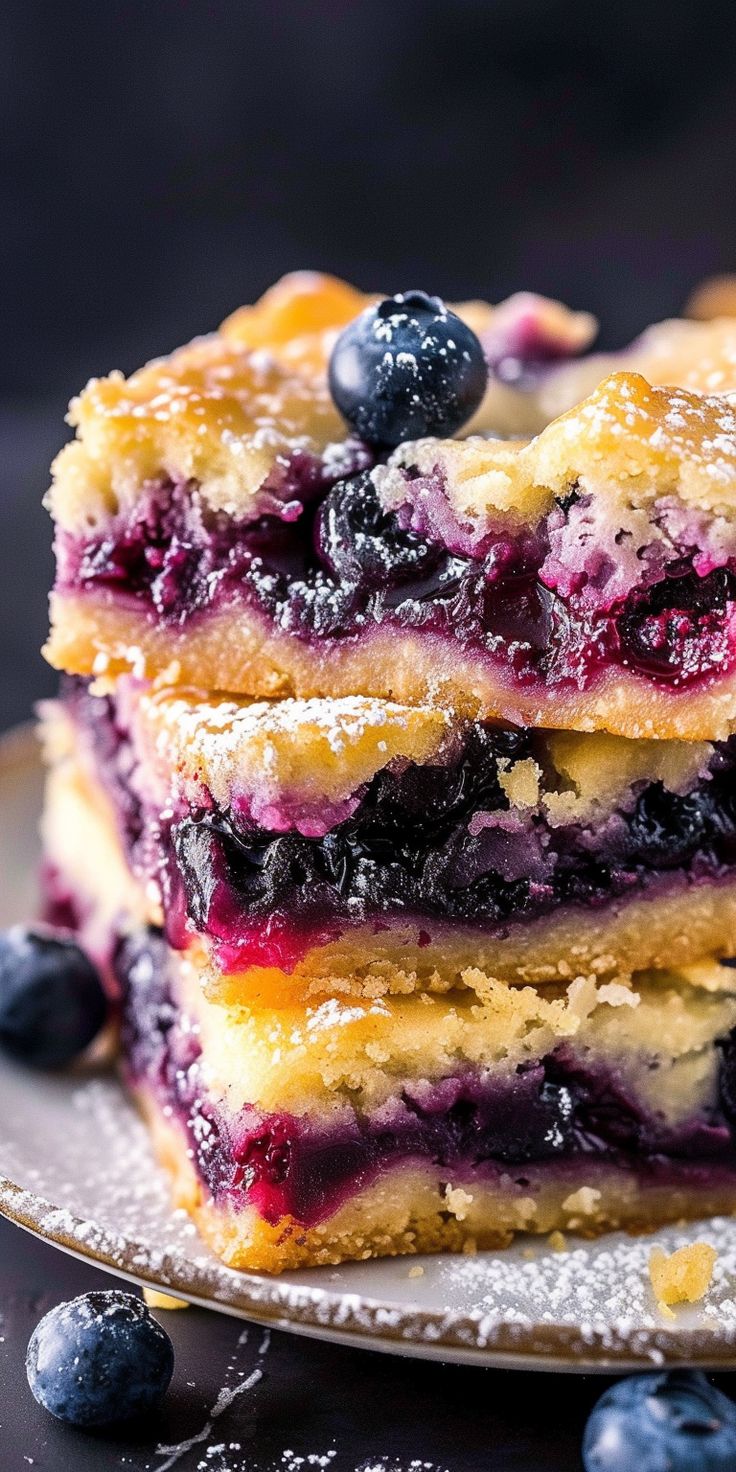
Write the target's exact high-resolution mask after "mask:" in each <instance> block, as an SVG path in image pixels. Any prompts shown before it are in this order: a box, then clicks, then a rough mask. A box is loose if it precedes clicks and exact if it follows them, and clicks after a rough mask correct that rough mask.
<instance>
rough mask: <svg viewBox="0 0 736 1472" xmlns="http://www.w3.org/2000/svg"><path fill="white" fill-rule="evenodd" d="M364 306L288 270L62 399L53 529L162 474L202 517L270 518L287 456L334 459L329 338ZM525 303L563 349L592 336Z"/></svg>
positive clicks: (569, 315)
mask: <svg viewBox="0 0 736 1472" xmlns="http://www.w3.org/2000/svg"><path fill="white" fill-rule="evenodd" d="M375 300H376V297H375V296H370V295H366V294H365V293H363V292H360V291H357V290H356V289H355V288H354V287H352V286H349V285H348V284H347V283H345V282H343V281H339V280H337V279H336V278H334V277H330V276H325V275H321V274H319V273H317V272H308V271H302V272H294V273H293V274H292V275H290V276H286V277H284V278H283V279H282V280H281V281H279V282H277V283H276V285H275V286H273V287H272V288H271V289H270V290H269V291H267V292H266V294H265V295H264V296H263V297H262V298H261V300H260V301H259V302H257V303H256V304H255V306H253V307H244V308H241V309H240V310H239V311H237V312H235V313H233V315H232V316H231V317H229V318H228V319H227V321H226V322H224V323H223V324H222V327H221V328H220V330H219V332H216V333H214V334H212V335H211V336H208V337H203V338H199V339H196V340H195V341H194V342H193V343H190V344H189V345H188V346H186V347H182V348H179V349H178V350H177V351H175V352H173V353H171V354H170V355H169V356H168V357H164V358H160V359H156V360H155V361H154V362H152V363H149V364H147V365H146V366H145V367H143V368H141V369H139V370H138V371H137V372H136V373H134V374H132V375H131V377H130V378H128V379H126V378H124V377H123V375H122V374H121V373H112V374H110V375H109V376H108V377H106V378H96V379H92V380H91V381H90V383H89V384H88V385H87V387H86V388H85V389H84V390H83V392H82V393H81V394H80V395H79V396H78V397H77V398H75V399H73V400H72V404H71V407H70V412H69V423H70V424H71V425H72V426H73V427H74V429H75V430H76V438H75V439H74V440H73V441H72V442H71V443H70V444H69V445H67V446H65V448H64V449H63V450H62V451H61V452H60V454H59V455H58V456H57V459H56V461H55V463H54V466H53V476H54V479H53V483H52V487H51V490H50V492H49V497H48V505H49V509H50V510H51V513H52V515H53V517H54V519H55V521H56V522H57V523H58V524H59V526H60V527H62V528H64V529H65V530H67V531H71V532H75V533H77V534H84V533H85V532H87V533H89V532H90V531H91V530H93V529H95V528H99V527H101V526H103V525H104V524H105V523H106V522H108V521H109V520H110V518H111V517H113V516H114V515H115V514H116V512H117V511H118V510H119V509H120V508H121V507H128V506H130V505H132V504H133V503H134V502H135V500H136V499H137V497H138V495H139V494H140V492H141V490H142V489H143V488H145V486H146V484H147V483H149V482H150V481H152V480H154V479H156V478H158V477H160V476H162V475H163V476H168V477H171V478H172V479H174V480H179V481H189V480H196V481H198V482H199V483H200V485H201V489H202V496H203V498H204V500H205V502H206V503H207V504H208V505H210V506H211V507H212V508H213V509H220V510H224V511H227V512H228V513H229V514H230V515H232V516H235V517H245V518H248V517H252V516H254V515H258V514H260V512H261V510H267V509H268V505H267V502H266V501H263V500H262V498H263V496H264V494H265V495H268V493H270V492H274V491H275V492H276V493H277V494H278V482H279V476H280V473H281V471H282V470H283V468H284V465H285V463H286V462H288V460H289V459H290V458H291V457H292V456H293V455H295V454H303V453H307V454H311V455H318V456H321V455H324V454H327V456H328V458H332V459H333V460H335V462H336V463H339V457H340V446H341V445H342V444H343V442H344V441H345V439H346V438H347V436H348V433H349V431H348V429H347V426H346V425H345V423H344V421H343V420H342V419H341V417H340V415H339V413H338V411H337V409H336V408H335V406H334V404H333V402H332V399H331V397H330V394H329V391H328V387H327V365H328V362H329V356H330V353H331V351H332V347H333V345H334V342H335V340H336V337H337V334H338V332H339V331H340V330H341V329H342V328H343V327H344V326H345V325H346V324H347V323H348V322H349V321H350V320H351V319H352V318H354V317H355V316H357V315H358V313H359V312H361V311H362V310H363V309H364V308H365V307H366V306H368V305H369V304H370V303H372V302H373V301H375ZM532 300H533V302H534V304H535V309H536V312H537V315H538V316H539V319H540V322H542V323H545V324H546V326H547V330H549V331H553V332H554V334H555V336H556V338H557V339H558V340H560V341H561V342H564V343H569V345H570V347H571V349H573V350H577V349H578V348H579V347H582V346H584V345H585V344H586V343H587V342H588V341H589V340H590V337H591V336H592V335H593V333H594V330H595V323H594V321H593V319H592V318H590V317H589V315H588V314H587V313H575V312H569V311H568V310H567V308H565V307H563V306H562V305H561V304H560V303H557V302H551V301H548V300H546V299H545V298H537V297H535V298H533V299H532ZM509 306H511V304H506V307H507V315H508V307H509ZM456 310H457V311H458V313H459V314H460V316H461V317H462V318H463V319H464V320H465V321H466V322H467V323H468V324H469V325H470V326H471V327H472V328H473V329H474V330H475V331H477V332H478V333H480V334H481V335H482V334H483V333H484V332H485V331H486V330H488V328H489V326H490V324H492V323H493V321H494V318H495V316H496V309H494V308H493V307H491V306H489V305H488V304H486V303H484V302H466V303H463V304H461V305H460V306H458V307H457V308H456ZM502 310H503V309H502V308H501V309H499V311H502ZM511 310H512V311H513V310H515V309H514V308H513V306H511ZM501 320H502V322H503V320H504V318H503V316H502V318H501ZM502 412H503V404H502V403H497V402H496V399H495V397H494V395H493V393H492V392H490V393H489V398H488V403H487V404H484V405H482V406H481V409H480V411H479V412H478V413H477V414H476V416H475V417H474V420H473V423H472V425H471V426H469V428H470V429H473V430H476V429H477V430H480V431H483V430H484V429H486V428H490V429H492V430H495V431H496V432H498V431H499V430H501V431H503V429H504V425H503V423H501V424H499V422H498V417H499V414H500V413H502ZM507 427H508V426H507Z"/></svg>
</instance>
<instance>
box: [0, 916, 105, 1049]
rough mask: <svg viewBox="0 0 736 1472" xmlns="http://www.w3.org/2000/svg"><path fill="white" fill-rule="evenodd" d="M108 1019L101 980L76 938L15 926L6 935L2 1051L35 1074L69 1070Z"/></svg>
mask: <svg viewBox="0 0 736 1472" xmlns="http://www.w3.org/2000/svg"><path fill="white" fill-rule="evenodd" d="M106 1016H107V1001H106V999H105V993H104V991H103V989H102V985H101V982H100V978H99V975H98V973H97V971H96V970H95V967H94V966H93V965H92V962H91V961H90V960H89V957H88V956H86V955H85V954H84V951H82V950H80V948H79V946H78V945H77V944H76V943H75V941H73V940H72V939H71V938H70V937H68V936H65V935H63V934H61V933H58V932H54V931H51V930H45V929H43V928H39V929H37V930H36V929H29V928H26V927H24V926H21V925H15V926H13V928H12V929H11V930H6V931H3V932H0V1047H2V1048H3V1049H4V1050H5V1052H6V1053H9V1054H10V1055H11V1057H13V1058H17V1059H18V1060H19V1061H20V1062H21V1063H29V1064H31V1065H32V1066H33V1067H35V1068H63V1067H64V1066H65V1065H66V1064H68V1063H71V1062H72V1061H73V1060H74V1059H75V1058H76V1057H77V1056H78V1055H79V1054H80V1053H81V1052H82V1051H83V1050H84V1048H86V1047H87V1045H88V1044H89V1043H91V1042H92V1039H93V1038H95V1037H96V1036H97V1034H98V1032H99V1031H100V1028H101V1027H102V1026H103V1024H104V1022H105V1018H106Z"/></svg>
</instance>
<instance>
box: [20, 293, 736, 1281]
mask: <svg viewBox="0 0 736 1472" xmlns="http://www.w3.org/2000/svg"><path fill="white" fill-rule="evenodd" d="M457 313H458V315H457V316H456V315H455V314H454V313H450V312H448V311H447V310H446V309H445V308H444V307H443V306H442V304H441V303H440V302H439V301H438V300H437V299H436V298H429V297H426V296H425V295H424V294H423V293H418V292H415V293H407V294H406V295H405V296H404V297H398V298H392V299H389V300H388V301H380V300H378V299H367V298H363V297H361V296H359V294H358V293H356V292H354V291H353V290H352V289H351V288H348V287H346V286H344V285H342V284H341V283H338V282H334V281H331V280H329V279H327V278H320V277H313V276H305V275H302V276H297V277H292V278H287V279H286V281H285V282H283V283H281V284H280V285H279V286H277V287H276V288H274V289H273V290H272V291H271V292H269V293H267V295H266V297H265V298H264V299H263V300H262V301H261V302H260V303H259V304H258V305H257V306H256V307H253V308H247V309H243V310H242V311H241V312H239V313H236V315H235V316H234V317H233V318H231V319H230V320H229V321H228V322H226V323H225V324H224V326H223V328H222V329H221V330H220V332H219V333H217V334H215V335H214V336H212V337H210V338H205V339H202V340H200V341H197V342H196V343H194V344H193V345H192V346H191V347H189V348H184V349H182V350H180V351H179V352H177V353H174V354H173V355H172V356H171V357H170V358H168V359H163V360H161V361H159V362H156V363H153V364H151V365H149V366H148V367H146V368H145V369H143V370H142V371H141V372H139V373H137V374H134V375H133V377H132V378H130V379H129V380H127V381H126V380H125V379H123V378H122V377H121V376H112V377H111V378H109V379H106V380H101V381H97V382H93V383H92V384H90V385H89V386H88V388H87V389H86V390H85V391H84V393H83V394H82V396H81V397H80V399H78V400H77V401H75V403H74V405H73V406H72V422H73V423H74V425H75V427H76V431H77V434H76V438H75V439H74V440H73V441H72V442H71V443H70V444H69V445H68V446H67V447H66V448H65V449H64V450H63V451H62V453H61V455H60V456H59V458H58V461H57V464H56V467H55V479H54V484H53V487H52V491H51V493H50V507H51V510H52V514H53V516H54V519H55V523H56V552H57V565H58V575H57V582H56V586H55V589H54V593H53V595H52V634H51V638H50V642H49V645H48V650H47V652H48V654H49V658H50V659H51V660H52V662H53V663H54V664H56V665H57V666H58V667H59V668H60V669H62V670H63V671H64V672H65V673H64V676H63V679H62V688H61V693H60V697H59V699H58V700H57V701H56V702H54V703H53V704H51V705H49V706H48V707H47V708H46V710H45V712H44V716H43V732H44V740H45V749H46V753H47V759H48V765H49V776H48V788H47V801H46V809H45V814H44V823H43V830H44V846H45V855H46V870H45V872H46V879H47V893H48V905H49V913H50V915H52V916H54V917H56V919H57V920H59V921H62V922H63V923H64V924H67V925H72V926H73V927H74V928H75V929H76V930H77V931H78V933H79V936H80V939H81V941H82V943H83V944H84V945H85V946H86V947H87V948H88V949H89V951H90V953H91V954H92V955H93V956H94V957H95V959H96V960H97V962H98V963H99V964H100V965H101V966H102V967H103V968H104V969H105V971H106V974H107V976H108V978H109V982H110V986H111V987H112V988H113V990H114V994H115V996H116V997H117V998H118V999H119V1011H120V1018H121V1026H120V1036H121V1057H122V1067H123V1070H124V1074H125V1077H126V1080H127V1082H128V1084H129V1087H130V1088H131V1090H132V1091H133V1093H134V1095H135V1097H136V1099H137V1100H138V1101H139V1103H140V1106H141V1109H142V1111H143V1113H144V1115H145V1117H146V1119H147V1120H148V1122H149V1124H150V1128H151V1132H152V1136H153V1139H154V1141H155V1144H156V1148H157V1151H158V1153H159V1155H160V1157H161V1159H162V1160H163V1161H164V1162H165V1164H166V1165H167V1166H168V1168H169V1169H170V1171H171V1174H172V1177H173V1180H174V1182H175V1194H176V1199H177V1201H178V1202H179V1203H180V1204H184V1205H185V1206H186V1207H187V1208H188V1209H189V1210H190V1211H191V1212H192V1213H193V1215H194V1216H195V1218H196V1219H197V1221H198V1223H199V1225H200V1227H201V1230H202V1232H203V1233H204V1235H205V1236H206V1238H207V1239H208V1240H209V1241H210V1242H211V1244H212V1245H213V1246H214V1248H215V1250H216V1251H217V1252H218V1253H220V1255H221V1256H222V1257H223V1258H224V1259H225V1260H226V1261H227V1262H229V1263H231V1264H232V1265H235V1266H238V1267H245V1268H255V1269H265V1270H270V1271H278V1270H280V1269H283V1268H285V1267H292V1266H297V1265H300V1264H302V1263H334V1262H339V1261H342V1260H344V1259H348V1258H363V1257H369V1256H372V1255H380V1254H391V1253H402V1252H406V1253H410V1252H419V1251H427V1250H436V1249H443V1248H446V1249H452V1250H459V1249H462V1248H465V1249H466V1250H473V1248H475V1247H487V1246H494V1247H495V1246H499V1245H503V1244H504V1243H507V1242H508V1241H509V1240H510V1239H511V1237H512V1236H513V1234H514V1233H515V1232H518V1231H527V1232H529V1231H530V1232H536V1233H547V1232H550V1231H553V1230H555V1229H573V1230H584V1231H586V1232H595V1231H601V1230H604V1229H606V1228H608V1227H614V1226H626V1227H633V1228H636V1227H647V1226H651V1225H654V1224H656V1223H658V1222H661V1221H666V1220H674V1219H679V1218H681V1217H686V1216H701V1215H707V1214H710V1213H712V1212H716V1211H718V1212H730V1211H732V1210H734V1208H736V1136H735V1135H734V1130H736V969H734V967H733V965H731V964H729V962H730V958H731V957H732V956H734V955H735V954H736V783H735V781H734V772H735V770H736V735H732V734H731V733H732V732H733V731H734V730H736V408H734V407H732V404H731V402H730V399H729V394H728V390H729V389H730V388H732V387H733V388H736V321H732V319H730V318H723V319H721V320H717V321H708V322H702V323H701V322H698V323H696V322H687V323H685V322H683V323H668V324H661V325H660V326H659V327H657V328H652V329H650V332H649V334H645V337H644V338H643V339H640V341H639V342H638V343H637V344H634V345H632V347H631V348H630V349H627V350H626V353H625V354H622V355H621V358H620V361H611V360H610V359H608V360H606V361H605V363H603V364H602V365H601V366H602V373H603V375H605V376H604V377H603V381H602V382H598V377H599V376H600V375H598V374H597V369H596V366H595V365H596V363H597V361H598V360H597V359H596V358H595V357H594V356H589V357H587V358H580V359H579V360H578V361H577V362H576V363H572V362H570V361H566V360H570V359H571V358H572V357H573V356H574V355H575V354H576V353H579V352H580V351H581V350H582V348H584V347H585V346H587V344H588V342H589V340H590V337H591V336H592V324H591V321H590V319H589V318H588V317H587V316H585V314H579V313H571V312H568V311H567V310H566V309H565V308H563V307H561V306H559V305H558V304H556V303H551V302H545V301H543V300H541V299H539V298H533V297H529V296H522V297H518V298H512V299H511V300H510V301H509V302H507V303H504V304H502V306H501V307H498V308H495V309H492V308H490V307H486V306H484V305H483V304H480V303H471V304H468V305H467V306H465V307H461V308H458V309H457ZM647 365H648V366H649V371H650V378H649V379H648V378H646V377H644V376H643V374H642V372H641V371H639V370H640V369H642V368H644V367H645V366H647ZM586 375H587V376H588V380H589V381H590V379H591V376H592V383H591V384H590V387H591V388H592V392H590V393H588V396H587V397H583V398H582V399H581V400H580V402H576V399H577V395H578V394H579V392H580V391H582V392H583V393H585V392H586V391H587V388H588V386H589V384H588V383H585V378H586ZM650 379H651V380H653V381H650ZM685 379H686V380H687V384H686V385H685V386H683V384H682V382H680V380H685ZM673 380H674V386H666V385H667V384H671V382H672V381H673ZM662 385H665V386H662ZM566 397H567V402H565V399H566ZM553 402H554V403H555V404H556V406H560V407H561V406H563V405H564V407H565V412H564V413H563V415H562V417H559V418H557V419H555V420H554V421H553V422H550V423H548V424H545V422H544V421H545V419H546V417H547V409H546V408H545V405H547V406H548V405H550V404H552V403H553ZM529 428H534V429H536V430H538V432H537V433H536V435H535V437H534V438H532V439H531V440H528V441H527V440H516V439H510V438H509V437H508V436H509V435H510V434H515V433H517V432H519V431H520V430H528V429H529Z"/></svg>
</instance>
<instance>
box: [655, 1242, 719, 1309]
mask: <svg viewBox="0 0 736 1472" xmlns="http://www.w3.org/2000/svg"><path fill="white" fill-rule="evenodd" d="M717 1256H718V1254H717V1252H716V1250H715V1247H711V1246H710V1244H709V1243H708V1242H691V1243H690V1244H689V1245H688V1246H687V1247H680V1248H678V1249H677V1251H676V1252H669V1253H668V1252H665V1251H664V1250H663V1248H661V1247H653V1248H652V1250H651V1252H650V1254H649V1277H650V1278H651V1281H652V1288H653V1289H654V1296H655V1298H656V1299H657V1303H658V1304H659V1307H660V1309H662V1310H667V1311H669V1308H670V1305H671V1304H673V1303H698V1302H699V1301H700V1299H701V1298H703V1297H704V1295H705V1294H706V1293H707V1291H708V1289H709V1287H710V1283H711V1279H712V1277H713V1268H714V1266H715V1261H716V1257H717ZM667 1317H674V1315H672V1314H670V1313H669V1312H668V1313H667Z"/></svg>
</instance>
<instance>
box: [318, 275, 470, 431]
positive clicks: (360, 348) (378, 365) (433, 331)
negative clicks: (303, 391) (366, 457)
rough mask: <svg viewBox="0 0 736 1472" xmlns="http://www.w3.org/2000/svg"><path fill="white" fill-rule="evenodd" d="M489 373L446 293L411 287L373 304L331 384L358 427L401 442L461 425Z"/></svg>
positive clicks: (341, 354) (344, 336)
mask: <svg viewBox="0 0 736 1472" xmlns="http://www.w3.org/2000/svg"><path fill="white" fill-rule="evenodd" d="M487 379H488V369H487V366H486V361H485V357H484V355H483V349H482V347H481V345H480V343H479V341H478V339H477V337H476V335H475V333H474V332H472V331H471V329H470V328H469V327H466V325H465V323H464V322H462V321H461V320H460V318H459V317H456V316H455V314H454V312H449V311H448V310H447V307H446V306H445V304H444V302H442V301H440V299H439V297H436V296H427V293H426V292H424V291H405V292H401V293H399V294H398V295H397V296H392V297H387V298H386V300H385V301H382V302H379V304H378V306H375V307H367V308H366V310H365V311H364V312H361V314H360V316H359V317H356V318H355V320H354V321H353V322H351V323H349V325H348V326H347V327H346V328H345V330H344V331H343V332H342V333H341V334H340V336H339V337H338V339H337V342H336V343H335V347H334V350H333V353H332V358H331V360H330V392H331V394H332V397H333V399H334V401H335V403H336V404H337V407H338V409H339V410H340V413H341V414H342V415H343V416H344V418H345V419H347V421H348V424H350V425H351V426H352V428H353V429H354V430H355V432H356V434H358V435H359V436H360V438H361V439H362V440H365V441H366V442H367V443H368V444H372V445H385V446H393V445H399V444H401V442H402V440H409V439H421V438H422V437H423V436H424V435H440V436H445V437H446V436H448V435H452V434H454V433H455V431H456V430H457V429H459V428H460V425H461V424H464V423H465V421H466V420H467V419H469V418H470V416H471V414H473V413H474V412H475V410H476V409H477V408H478V405H479V404H480V401H481V399H482V398H483V395H484V393H485V389H486V383H487Z"/></svg>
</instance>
